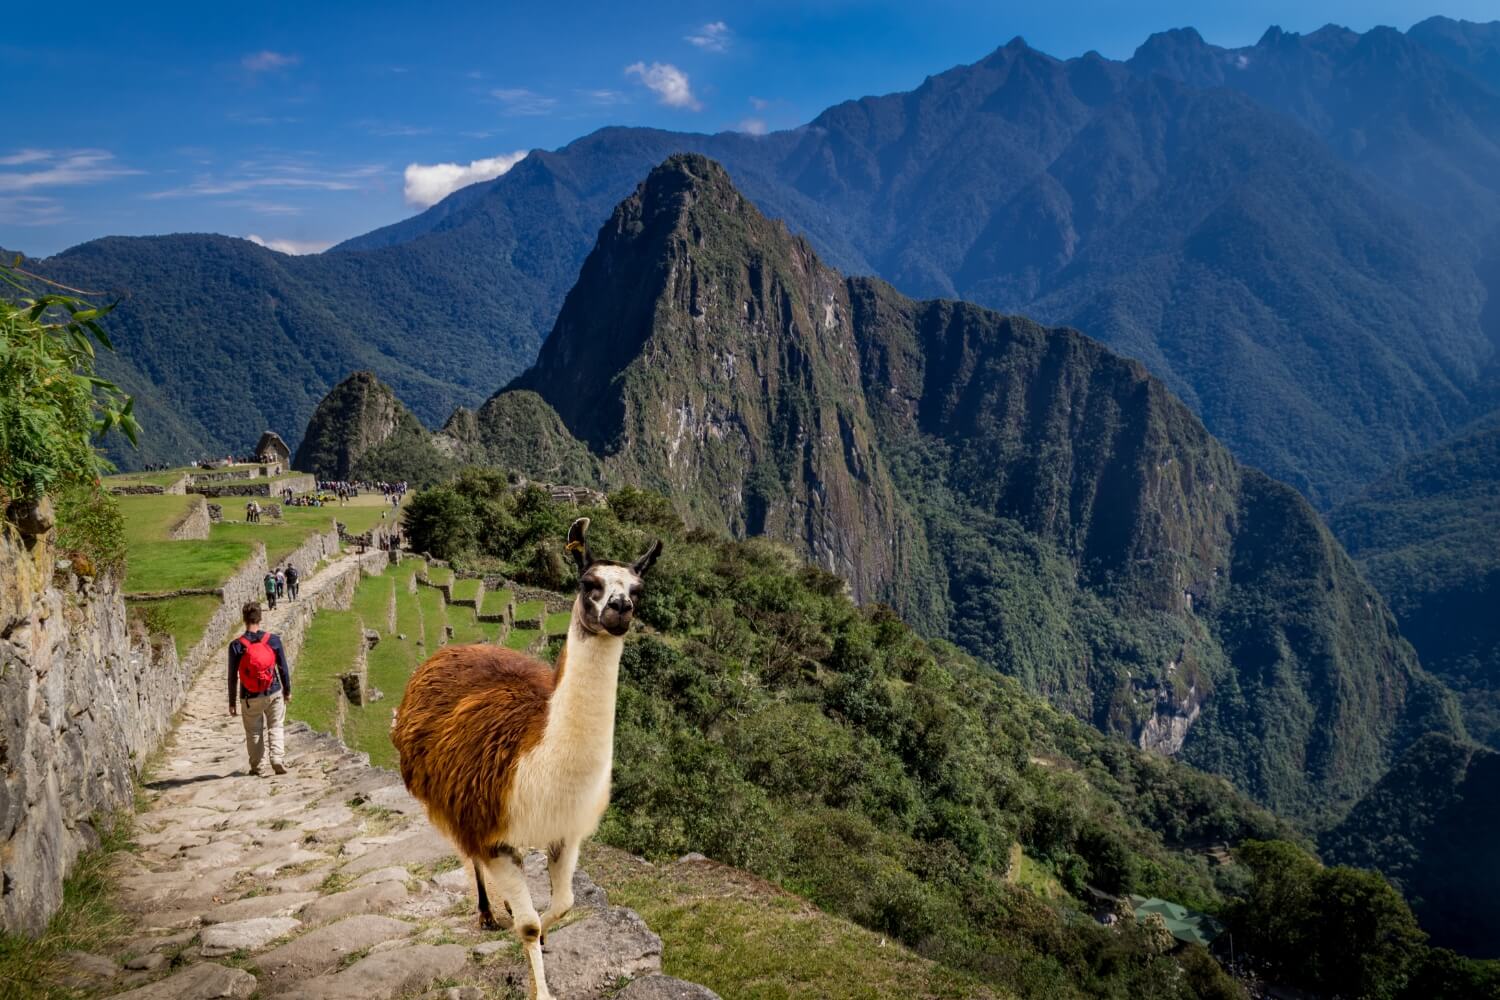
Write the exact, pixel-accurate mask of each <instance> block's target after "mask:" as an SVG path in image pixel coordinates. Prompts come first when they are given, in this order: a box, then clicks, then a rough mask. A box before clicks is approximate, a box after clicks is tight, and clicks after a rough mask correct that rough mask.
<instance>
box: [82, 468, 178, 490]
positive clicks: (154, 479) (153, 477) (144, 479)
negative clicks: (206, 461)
mask: <svg viewBox="0 0 1500 1000" xmlns="http://www.w3.org/2000/svg"><path fill="white" fill-rule="evenodd" d="M193 471H195V470H193V469H189V468H186V467H184V468H181V469H167V470H166V471H165V472H122V473H119V474H118V475H114V476H105V477H104V486H105V488H106V489H108V488H109V487H111V486H171V485H172V484H173V483H175V482H177V480H179V479H181V478H182V477H183V476H186V475H188V474H189V473H191V472H193Z"/></svg>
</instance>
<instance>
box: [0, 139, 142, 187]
mask: <svg viewBox="0 0 1500 1000" xmlns="http://www.w3.org/2000/svg"><path fill="white" fill-rule="evenodd" d="M9 167H19V168H21V169H19V170H10V169H4V168H9ZM140 172H141V171H139V170H132V169H130V168H129V167H122V166H120V165H119V164H118V163H116V162H115V155H114V154H113V153H111V152H109V151H108V150H104V149H22V150H18V151H16V152H15V153H11V154H10V155H8V156H3V157H0V191H35V190H37V189H39V188H49V187H69V186H76V185H79V184H97V183H99V182H100V181H107V180H110V179H112V178H115V177H125V176H128V175H130V174H139V173H140Z"/></svg>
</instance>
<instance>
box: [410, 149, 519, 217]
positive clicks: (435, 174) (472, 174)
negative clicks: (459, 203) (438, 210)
mask: <svg viewBox="0 0 1500 1000" xmlns="http://www.w3.org/2000/svg"><path fill="white" fill-rule="evenodd" d="M525 158H526V150H524V149H518V150H516V151H515V152H514V153H502V154H501V155H499V156H491V157H487V158H486V159H483V160H475V161H473V162H472V163H467V164H464V163H412V164H409V165H408V166H407V168H406V203H407V204H408V205H414V206H416V207H417V208H426V207H427V206H429V205H435V204H437V203H438V202H440V201H442V200H443V199H444V198H446V197H448V196H449V195H450V194H452V193H453V192H455V191H457V190H458V189H459V188H461V187H468V186H469V185H470V184H477V183H479V182H480V181H488V180H493V179H495V178H496V177H499V176H500V175H501V174H503V173H505V172H506V171H508V170H509V169H510V168H511V167H513V166H515V165H516V164H517V163H520V162H521V161H522V160H524V159H525Z"/></svg>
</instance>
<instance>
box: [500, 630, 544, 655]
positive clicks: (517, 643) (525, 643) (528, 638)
mask: <svg viewBox="0 0 1500 1000" xmlns="http://www.w3.org/2000/svg"><path fill="white" fill-rule="evenodd" d="M541 635H542V630H541V629H536V628H513V629H511V630H510V635H508V636H506V637H505V645H506V647H507V648H509V649H519V650H520V651H521V652H523V653H524V652H526V650H527V649H529V648H530V647H531V644H532V643H533V642H536V640H537V639H539V638H541Z"/></svg>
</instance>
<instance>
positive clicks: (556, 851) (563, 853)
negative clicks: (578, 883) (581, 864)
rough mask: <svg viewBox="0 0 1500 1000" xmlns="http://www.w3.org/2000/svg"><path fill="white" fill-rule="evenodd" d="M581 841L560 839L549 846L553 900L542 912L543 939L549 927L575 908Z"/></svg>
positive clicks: (549, 867)
mask: <svg viewBox="0 0 1500 1000" xmlns="http://www.w3.org/2000/svg"><path fill="white" fill-rule="evenodd" d="M580 843H581V842H580V841H577V840H558V841H554V842H553V843H552V844H550V845H549V846H548V847H547V875H548V877H549V878H550V879H551V882H552V902H551V904H549V905H548V907H547V912H546V913H544V914H542V940H543V941H545V940H546V939H547V928H549V927H551V926H552V925H553V924H555V923H557V922H558V921H559V920H561V919H562V918H563V917H565V916H567V913H568V911H569V910H571V909H572V908H573V870H574V869H575V868H577V867H578V848H579V845H580Z"/></svg>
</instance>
